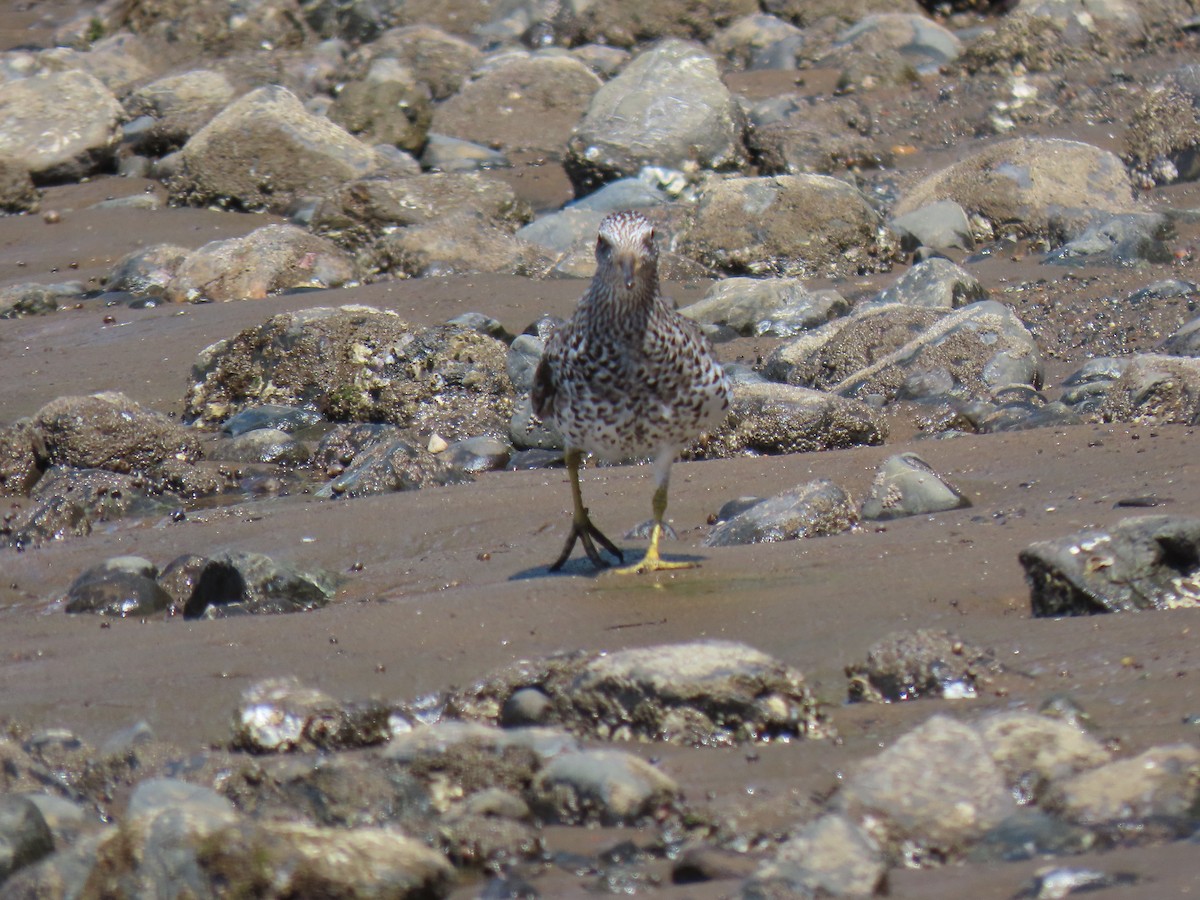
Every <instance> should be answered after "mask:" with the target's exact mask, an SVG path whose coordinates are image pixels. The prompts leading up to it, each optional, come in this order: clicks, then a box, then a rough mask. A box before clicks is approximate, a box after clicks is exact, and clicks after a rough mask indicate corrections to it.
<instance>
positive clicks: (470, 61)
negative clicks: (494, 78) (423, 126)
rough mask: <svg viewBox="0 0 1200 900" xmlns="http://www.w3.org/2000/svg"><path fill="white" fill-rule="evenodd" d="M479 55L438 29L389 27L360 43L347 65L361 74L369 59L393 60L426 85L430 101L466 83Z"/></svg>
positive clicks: (474, 50) (414, 26)
mask: <svg viewBox="0 0 1200 900" xmlns="http://www.w3.org/2000/svg"><path fill="white" fill-rule="evenodd" d="M482 58H483V54H482V53H480V51H479V49H478V48H476V47H475V46H473V45H472V44H469V43H467V42H466V41H464V40H463V39H462V38H459V37H455V36H454V35H452V34H447V33H446V32H445V31H442V30H441V29H440V28H434V27H432V26H430V25H409V26H406V27H403V28H390V29H388V30H387V31H385V32H384V33H383V34H381V35H379V37H377V38H376V39H375V40H374V41H372V42H371V43H369V44H366V45H364V46H363V47H362V48H360V49H359V50H358V52H357V54H356V55H355V56H352V57H351V58H350V61H349V62H348V63H347V67H348V68H349V69H350V70H351V74H352V75H354V76H355V77H362V75H363V74H365V71H366V69H367V68H368V67H369V65H370V62H371V61H372V60H376V59H394V60H396V61H397V62H399V63H400V64H401V65H402V66H404V67H405V68H407V69H410V70H411V71H412V72H413V74H415V75H416V76H417V78H419V79H420V80H421V82H422V83H424V84H425V85H426V86H427V87H428V88H429V92H430V94H432V95H433V99H434V100H445V99H446V98H447V97H451V96H453V95H454V94H455V93H457V92H458V89H459V88H460V87H462V86H463V84H465V83H466V80H467V78H468V77H469V76H470V74H471V72H473V71H474V70H475V68H476V67H477V66H478V65H479V63H480V61H481V60H482ZM356 69H357V71H355V70H356Z"/></svg>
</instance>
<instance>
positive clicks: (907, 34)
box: [825, 12, 962, 71]
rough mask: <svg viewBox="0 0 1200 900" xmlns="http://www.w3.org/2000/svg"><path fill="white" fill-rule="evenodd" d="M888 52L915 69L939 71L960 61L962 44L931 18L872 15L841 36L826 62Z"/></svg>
mask: <svg viewBox="0 0 1200 900" xmlns="http://www.w3.org/2000/svg"><path fill="white" fill-rule="evenodd" d="M889 51H891V52H895V53H897V54H898V55H899V56H900V58H901V59H903V60H904V61H905V62H906V63H907V64H908V65H909V66H911V67H912V68H914V69H918V70H929V71H936V70H937V68H938V66H941V65H944V64H946V63H949V62H952V61H953V60H955V59H957V58H958V54H959V53H961V52H962V42H961V41H960V40H959V39H958V38H957V37H956V36H955V34H954V32H952V31H950V30H949V29H946V28H944V27H942V26H941V25H939V24H937V23H936V22H934V21H933V20H932V19H930V18H929V17H928V16H923V15H913V14H911V13H899V12H897V13H873V14H872V15H869V16H864V17H863V18H862V19H859V20H858V22H856V23H855V24H854V25H852V26H851V27H850V28H848V29H846V30H845V31H844V32H842V33H841V34H840V35H838V39H837V41H836V42H835V44H834V45H833V49H832V51H831V53H830V54H829V56H828V57H826V59H825V62H826V63H836V62H839V61H842V60H845V61H848V62H854V58H855V57H856V56H863V55H866V56H878V55H882V54H884V53H887V52H889Z"/></svg>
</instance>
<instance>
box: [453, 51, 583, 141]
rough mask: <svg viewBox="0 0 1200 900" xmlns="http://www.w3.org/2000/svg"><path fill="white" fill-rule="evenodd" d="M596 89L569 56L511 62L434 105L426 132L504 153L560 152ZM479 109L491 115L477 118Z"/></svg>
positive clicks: (482, 74) (489, 70) (480, 73)
mask: <svg viewBox="0 0 1200 900" xmlns="http://www.w3.org/2000/svg"><path fill="white" fill-rule="evenodd" d="M600 84H601V82H600V79H599V78H597V77H596V76H595V75H593V74H592V72H591V71H590V70H589V69H588V68H587V66H585V65H584V64H583V63H581V62H579V61H578V60H576V59H573V58H572V57H570V56H532V57H528V58H519V57H518V58H514V59H511V60H507V61H505V62H502V63H500V64H499V65H497V66H495V67H488V68H485V69H483V70H481V71H478V72H477V73H476V74H475V76H474V77H473V78H472V80H470V81H468V82H467V83H466V84H464V85H463V86H462V88H461V89H460V90H459V92H458V93H457V94H456V95H454V96H453V97H450V98H448V99H447V100H446V101H445V102H443V103H441V104H439V105H438V108H437V110H436V112H435V113H434V116H433V125H432V128H433V130H434V131H436V132H438V133H439V134H444V135H448V136H450V137H456V138H460V139H462V140H467V141H474V142H476V143H479V144H486V145H487V146H489V147H495V148H497V149H500V150H503V151H505V152H512V151H516V150H538V151H541V152H560V151H561V149H562V146H563V144H565V143H566V141H567V139H568V138H569V137H570V136H571V130H572V128H574V126H575V125H576V123H578V122H579V120H580V119H581V118H583V116H584V114H585V113H586V112H587V110H588V105H589V103H591V100H592V97H593V95H594V94H595V93H596V92H597V91H598V90H599V89H600ZM481 109H486V110H489V111H491V113H490V114H489V115H486V116H481V115H480V114H479V111H480V110H481ZM534 121H536V122H537V123H538V125H537V127H536V128H530V127H529V123H530V122H534Z"/></svg>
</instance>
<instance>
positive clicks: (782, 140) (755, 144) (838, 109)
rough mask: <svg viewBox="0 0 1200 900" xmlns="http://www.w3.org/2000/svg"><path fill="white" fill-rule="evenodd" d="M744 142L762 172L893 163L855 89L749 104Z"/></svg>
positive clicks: (820, 170) (827, 171)
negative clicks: (835, 94) (748, 120)
mask: <svg viewBox="0 0 1200 900" xmlns="http://www.w3.org/2000/svg"><path fill="white" fill-rule="evenodd" d="M748 115H749V119H750V125H751V127H750V129H749V131H748V133H747V135H746V143H747V146H748V147H749V148H750V150H751V153H752V156H753V158H754V161H755V163H756V164H757V165H758V174H760V175H797V174H804V173H818V174H831V173H834V172H840V171H842V170H845V169H847V168H849V169H859V168H870V169H875V168H880V167H890V166H892V165H894V162H895V153H894V151H893V149H892V148H891V147H890V146H889V145H886V144H883V143H880V138H881V133H880V130H879V128H878V127H877V126H876V125H875V124H873V117H872V113H871V111H870V109H869V108H868V107H867V106H866V104H865V103H864V102H863V101H862V100H861V99H859V98H858V97H856V96H855V95H853V94H849V95H840V96H834V97H811V98H809V97H806V98H804V99H803V100H802V101H801V100H798V99H797V98H794V97H788V96H780V97H772V98H770V99H767V100H762V101H759V102H758V103H756V104H754V105H753V106H751V107H750V109H749V113H748Z"/></svg>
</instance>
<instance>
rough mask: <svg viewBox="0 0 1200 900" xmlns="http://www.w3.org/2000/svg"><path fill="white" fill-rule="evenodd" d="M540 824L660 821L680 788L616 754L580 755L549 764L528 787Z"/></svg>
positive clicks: (634, 759)
mask: <svg viewBox="0 0 1200 900" xmlns="http://www.w3.org/2000/svg"><path fill="white" fill-rule="evenodd" d="M531 794H532V798H533V806H534V809H535V810H536V811H537V812H538V813H539V815H540V816H542V818H544V819H546V820H547V821H551V822H558V823H562V824H567V825H580V824H587V823H593V824H600V825H610V826H611V825H626V824H628V825H632V824H635V823H637V822H639V821H641V820H644V819H650V820H660V819H661V816H662V812H663V811H664V810H670V809H671V808H672V807H673V806H675V805H676V804H677V803H678V802H679V800H680V788H679V785H678V784H676V783H675V780H674V779H673V778H670V777H669V776H667V775H664V774H663V773H662V772H660V771H659V770H658V769H656V768H655V767H654V766H652V765H650V763H648V762H646V761H645V760H642V759H640V758H639V757H637V756H634V755H633V754H632V753H625V752H622V751H620V750H582V751H580V752H578V753H567V754H564V755H562V756H558V757H556V758H554V759H552V760H551V761H550V762H549V763H548V764H547V765H546V767H545V768H543V769H542V770H541V771H540V772H538V773H537V776H536V777H535V778H534V781H533V784H532V785H531Z"/></svg>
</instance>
